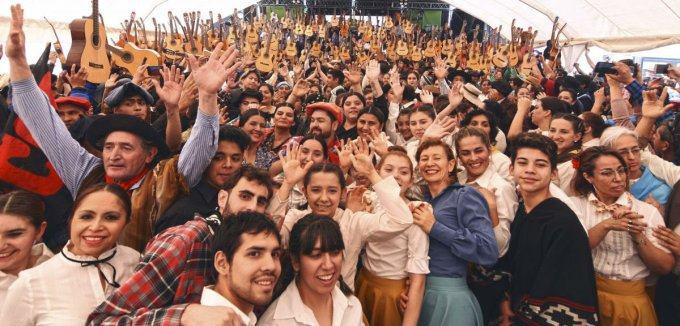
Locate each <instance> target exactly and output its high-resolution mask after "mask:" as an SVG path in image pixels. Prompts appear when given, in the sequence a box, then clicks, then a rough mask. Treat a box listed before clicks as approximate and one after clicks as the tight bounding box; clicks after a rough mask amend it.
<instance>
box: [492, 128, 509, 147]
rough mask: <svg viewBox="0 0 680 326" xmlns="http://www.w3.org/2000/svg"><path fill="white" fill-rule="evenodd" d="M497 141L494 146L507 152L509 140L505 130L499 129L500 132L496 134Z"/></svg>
mask: <svg viewBox="0 0 680 326" xmlns="http://www.w3.org/2000/svg"><path fill="white" fill-rule="evenodd" d="M495 141H496V144H495V145H494V146H495V147H496V149H498V151H500V152H505V149H506V148H508V141H507V139H506V137H505V133H504V132H503V130H500V129H498V134H497V135H496V139H495Z"/></svg>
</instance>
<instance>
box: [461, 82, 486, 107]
mask: <svg viewBox="0 0 680 326" xmlns="http://www.w3.org/2000/svg"><path fill="white" fill-rule="evenodd" d="M460 91H461V92H462V93H463V97H464V98H465V99H466V100H468V101H469V102H470V103H472V104H474V105H475V106H476V107H478V108H480V109H481V108H483V107H484V102H482V100H480V99H479V96H480V95H482V91H480V90H479V88H477V87H476V86H475V85H472V84H471V83H467V84H465V85H463V87H461V88H460Z"/></svg>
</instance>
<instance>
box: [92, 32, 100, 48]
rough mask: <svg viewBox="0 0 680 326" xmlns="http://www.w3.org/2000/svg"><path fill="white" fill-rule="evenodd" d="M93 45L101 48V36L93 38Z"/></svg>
mask: <svg viewBox="0 0 680 326" xmlns="http://www.w3.org/2000/svg"><path fill="white" fill-rule="evenodd" d="M92 44H93V45H94V46H99V36H97V35H93V36H92Z"/></svg>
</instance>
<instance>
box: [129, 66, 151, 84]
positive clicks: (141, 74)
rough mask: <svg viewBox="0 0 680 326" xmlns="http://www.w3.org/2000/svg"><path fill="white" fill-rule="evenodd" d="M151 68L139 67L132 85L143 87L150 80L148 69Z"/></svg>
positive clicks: (133, 77)
mask: <svg viewBox="0 0 680 326" xmlns="http://www.w3.org/2000/svg"><path fill="white" fill-rule="evenodd" d="M148 67H149V65H146V64H144V65H141V66H139V67H137V71H135V74H134V75H133V76H132V83H133V84H137V85H140V86H141V85H142V83H143V82H144V81H145V80H146V79H147V78H149V74H148V73H147V72H146V69H147V68H148Z"/></svg>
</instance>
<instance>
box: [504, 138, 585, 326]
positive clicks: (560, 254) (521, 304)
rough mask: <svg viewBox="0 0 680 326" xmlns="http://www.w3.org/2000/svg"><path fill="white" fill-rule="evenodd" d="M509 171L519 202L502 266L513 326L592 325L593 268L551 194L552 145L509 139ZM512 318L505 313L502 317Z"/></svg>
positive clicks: (571, 217)
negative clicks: (506, 276) (508, 276)
mask: <svg viewBox="0 0 680 326" xmlns="http://www.w3.org/2000/svg"><path fill="white" fill-rule="evenodd" d="M513 148H514V152H513V153H512V165H511V166H510V173H511V174H512V176H513V177H514V179H515V182H516V183H517V185H518V187H519V192H520V194H521V196H522V199H523V201H522V202H521V203H520V205H519V208H518V209H517V213H516V215H515V220H514V222H513V224H512V227H511V229H510V233H511V235H512V236H511V238H510V248H509V249H508V253H507V254H506V255H505V257H504V258H503V259H502V260H501V263H500V264H501V265H502V266H504V269H506V271H508V272H509V273H510V274H511V275H512V277H511V282H510V290H509V291H508V292H509V294H510V295H509V298H510V302H509V304H508V305H505V306H506V307H508V306H509V307H510V309H512V313H513V314H514V322H515V323H517V324H539V325H543V324H553V323H557V324H567V325H575V324H578V325H597V324H598V315H597V292H596V290H595V270H594V268H593V260H592V258H591V252H590V245H589V244H588V235H587V234H586V231H585V229H584V228H583V226H582V225H581V223H580V222H579V219H578V217H576V214H574V212H573V211H572V210H571V209H570V208H569V207H568V206H567V205H566V204H564V203H563V202H562V201H561V200H559V199H557V198H554V197H553V196H552V195H551V193H550V180H551V178H552V177H554V176H555V174H556V173H557V145H555V143H554V142H553V141H551V140H550V138H548V137H546V136H543V135H540V134H538V133H531V132H529V133H522V134H520V135H519V136H517V138H516V139H515V140H514V144H513ZM511 315H512V314H510V312H509V311H507V310H506V311H505V313H504V316H503V317H504V318H508V319H509V318H511V317H510V316H511Z"/></svg>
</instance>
